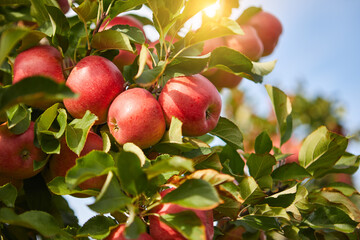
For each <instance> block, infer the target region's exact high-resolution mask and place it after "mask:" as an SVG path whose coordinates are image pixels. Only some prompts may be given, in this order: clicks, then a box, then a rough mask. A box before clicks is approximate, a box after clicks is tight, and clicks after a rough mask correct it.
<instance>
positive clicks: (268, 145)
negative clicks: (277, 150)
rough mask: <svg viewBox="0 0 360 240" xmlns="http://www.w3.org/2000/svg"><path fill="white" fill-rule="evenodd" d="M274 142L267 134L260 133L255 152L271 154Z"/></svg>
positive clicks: (256, 140)
mask: <svg viewBox="0 0 360 240" xmlns="http://www.w3.org/2000/svg"><path fill="white" fill-rule="evenodd" d="M272 146H273V145H272V141H271V139H270V137H269V134H267V132H265V131H264V132H262V133H260V134H259V135H258V136H257V137H256V139H255V152H256V153H257V154H263V153H269V152H270V151H271V149H272Z"/></svg>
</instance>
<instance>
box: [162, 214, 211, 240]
mask: <svg viewBox="0 0 360 240" xmlns="http://www.w3.org/2000/svg"><path fill="white" fill-rule="evenodd" d="M160 221H162V222H164V223H165V224H166V225H169V226H170V227H171V228H173V229H175V230H176V231H178V232H179V233H181V235H182V236H184V237H185V238H186V239H189V240H200V239H201V240H205V239H206V231H205V226H204V225H203V224H202V222H201V220H200V219H199V217H198V216H197V215H196V214H195V213H194V212H193V211H182V212H178V213H172V214H163V215H161V216H160Z"/></svg>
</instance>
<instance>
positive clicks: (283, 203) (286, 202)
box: [264, 185, 298, 208]
mask: <svg viewBox="0 0 360 240" xmlns="http://www.w3.org/2000/svg"><path fill="white" fill-rule="evenodd" d="M297 189H298V185H295V186H293V187H291V188H288V189H286V190H284V191H281V192H278V193H275V194H273V195H271V196H268V197H266V199H265V201H264V202H265V203H267V204H269V205H270V206H272V207H283V208H287V207H289V206H290V205H291V204H292V203H294V201H295V199H296V193H297Z"/></svg>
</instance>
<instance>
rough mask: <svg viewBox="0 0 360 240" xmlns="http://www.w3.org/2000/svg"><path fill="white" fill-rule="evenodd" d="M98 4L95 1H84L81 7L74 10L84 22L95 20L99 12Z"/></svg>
mask: <svg viewBox="0 0 360 240" xmlns="http://www.w3.org/2000/svg"><path fill="white" fill-rule="evenodd" d="M98 5H99V4H98V2H97V1H94V0H84V1H83V2H82V3H81V4H80V5H79V7H76V8H73V10H74V11H75V12H76V13H77V14H78V15H79V18H80V19H82V20H83V21H84V22H87V21H89V20H92V19H95V18H96V16H97V12H98Z"/></svg>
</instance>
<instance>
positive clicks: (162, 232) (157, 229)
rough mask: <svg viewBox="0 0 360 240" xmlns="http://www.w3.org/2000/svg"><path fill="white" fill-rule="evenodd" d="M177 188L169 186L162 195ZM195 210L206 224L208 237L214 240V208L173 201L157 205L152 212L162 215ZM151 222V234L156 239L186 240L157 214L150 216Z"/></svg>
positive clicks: (209, 239)
mask: <svg viewBox="0 0 360 240" xmlns="http://www.w3.org/2000/svg"><path fill="white" fill-rule="evenodd" d="M173 190H175V188H168V189H166V190H165V191H162V192H161V193H160V195H161V197H164V196H165V195H166V194H167V193H169V192H171V191H173ZM189 210H190V211H193V212H194V213H195V214H196V215H197V216H198V217H199V219H200V220H201V222H202V224H203V225H204V226H205V232H206V239H207V240H212V239H213V236H214V226H213V220H214V219H213V212H212V210H195V209H190V208H185V207H182V206H179V205H176V204H173V203H164V204H161V205H159V206H157V207H155V208H154V209H153V210H152V212H153V213H156V214H159V215H160V216H161V215H164V214H171V213H179V212H183V211H189ZM149 223H150V236H152V237H153V238H154V239H161V240H186V238H185V237H183V236H182V235H181V234H180V233H179V232H177V231H176V230H175V229H173V228H171V227H170V226H168V225H167V224H165V223H164V222H162V221H160V218H159V217H158V216H156V215H150V216H149Z"/></svg>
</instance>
